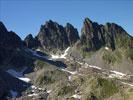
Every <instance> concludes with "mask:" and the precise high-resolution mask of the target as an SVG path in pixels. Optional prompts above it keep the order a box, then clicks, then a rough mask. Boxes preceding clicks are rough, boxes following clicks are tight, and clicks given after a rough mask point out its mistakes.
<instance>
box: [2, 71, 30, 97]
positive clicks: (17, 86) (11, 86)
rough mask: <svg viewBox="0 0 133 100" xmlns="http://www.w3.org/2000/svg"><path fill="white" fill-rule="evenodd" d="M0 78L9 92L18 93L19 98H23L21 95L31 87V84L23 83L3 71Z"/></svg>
mask: <svg viewBox="0 0 133 100" xmlns="http://www.w3.org/2000/svg"><path fill="white" fill-rule="evenodd" d="M0 77H1V79H2V80H3V81H4V82H5V83H6V86H7V89H8V91H10V90H13V91H16V92H17V93H18V95H17V97H19V96H21V93H22V92H23V91H25V90H26V89H27V88H28V87H30V86H31V84H30V83H26V82H24V81H21V80H19V79H17V78H15V77H13V76H11V75H10V74H9V73H7V72H6V71H3V70H0Z"/></svg>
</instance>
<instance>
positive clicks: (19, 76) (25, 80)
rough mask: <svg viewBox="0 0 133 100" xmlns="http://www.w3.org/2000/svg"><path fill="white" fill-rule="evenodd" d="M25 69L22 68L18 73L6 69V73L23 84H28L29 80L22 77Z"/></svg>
mask: <svg viewBox="0 0 133 100" xmlns="http://www.w3.org/2000/svg"><path fill="white" fill-rule="evenodd" d="M26 69H27V67H25V68H23V69H22V70H21V71H20V72H18V71H15V70H14V69H8V70H7V71H6V72H7V73H9V74H10V75H12V76H13V77H15V78H18V79H19V80H22V81H24V82H30V79H29V78H25V77H24V76H23V73H24V71H25V70H26Z"/></svg>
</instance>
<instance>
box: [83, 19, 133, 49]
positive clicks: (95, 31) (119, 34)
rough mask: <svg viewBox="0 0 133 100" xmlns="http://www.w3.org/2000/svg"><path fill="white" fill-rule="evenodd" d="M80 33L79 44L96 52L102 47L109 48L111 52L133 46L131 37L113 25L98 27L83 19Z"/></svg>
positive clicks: (94, 23) (119, 27)
mask: <svg viewBox="0 0 133 100" xmlns="http://www.w3.org/2000/svg"><path fill="white" fill-rule="evenodd" d="M81 33H82V34H81V43H82V44H84V45H85V46H86V48H88V49H89V50H97V49H100V48H101V47H102V46H107V47H110V48H111V49H112V50H114V49H116V48H120V47H124V46H125V47H132V46H133V44H132V41H133V38H132V36H130V35H129V34H128V33H127V32H126V31H125V30H124V29H123V28H122V27H121V26H119V25H117V24H115V23H106V24H105V25H101V24H100V25H99V24H98V23H96V22H92V21H91V20H90V19H89V18H85V20H84V23H83V28H82V31H81Z"/></svg>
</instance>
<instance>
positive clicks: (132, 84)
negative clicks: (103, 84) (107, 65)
mask: <svg viewBox="0 0 133 100" xmlns="http://www.w3.org/2000/svg"><path fill="white" fill-rule="evenodd" d="M121 83H122V84H125V85H129V86H133V84H129V83H126V82H121Z"/></svg>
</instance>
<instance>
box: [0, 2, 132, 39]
mask: <svg viewBox="0 0 133 100" xmlns="http://www.w3.org/2000/svg"><path fill="white" fill-rule="evenodd" d="M85 17H88V18H90V19H91V20H92V21H96V22H98V23H100V24H105V23H106V22H114V23H117V24H119V25H121V26H122V27H123V28H124V29H125V30H126V31H127V32H128V33H129V34H131V35H132V36H133V0H0V20H1V21H2V22H3V23H4V24H5V25H6V27H7V28H8V30H13V31H15V32H16V33H17V34H18V35H19V36H20V37H21V38H22V39H23V38H24V37H25V36H26V35H27V34H29V33H31V34H33V36H35V35H37V33H38V32H39V29H40V26H41V24H44V23H45V21H47V20H49V19H51V20H53V21H56V22H58V23H59V24H62V25H63V26H64V25H65V24H66V23H67V22H69V23H71V24H72V25H74V26H75V27H76V28H78V31H79V33H80V30H81V27H82V25H83V20H84V18H85Z"/></svg>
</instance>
